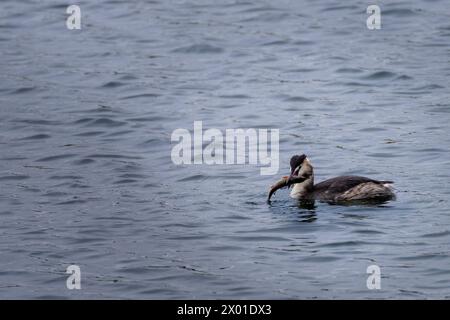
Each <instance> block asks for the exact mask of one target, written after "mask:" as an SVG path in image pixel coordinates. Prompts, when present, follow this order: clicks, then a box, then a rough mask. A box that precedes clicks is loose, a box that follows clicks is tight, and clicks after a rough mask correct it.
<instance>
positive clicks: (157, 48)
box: [0, 0, 450, 299]
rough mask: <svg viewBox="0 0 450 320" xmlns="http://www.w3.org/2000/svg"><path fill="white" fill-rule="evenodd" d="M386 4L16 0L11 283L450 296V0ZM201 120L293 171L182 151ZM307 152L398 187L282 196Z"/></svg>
mask: <svg viewBox="0 0 450 320" xmlns="http://www.w3.org/2000/svg"><path fill="white" fill-rule="evenodd" d="M376 2H377V4H379V5H380V6H381V10H382V12H381V13H382V29H381V30H374V31H371V30H368V29H367V27H366V19H367V17H368V14H366V12H365V11H366V8H367V5H369V4H370V3H367V2H366V1H352V2H347V1H346V2H345V5H344V4H343V2H342V1H326V3H325V1H323V3H319V1H286V0H285V1H276V2H274V1H256V0H244V1H237V0H224V1H207V0H203V1H183V0H180V1H163V0H156V1H125V0H124V1H121V0H114V1H113V0H109V1H108V0H99V1H81V0H80V1H77V4H79V5H80V7H81V11H82V30H81V31H77V30H67V29H66V27H65V19H66V17H67V14H65V10H66V6H67V3H66V2H64V1H62V2H61V1H38V0H27V1H20V2H18V1H13V0H8V1H7V0H2V1H1V4H0V30H1V33H0V52H1V59H0V150H1V152H0V221H1V223H0V298H137V299H143V298H239V299H240V298H275V299H283V298H346V299H353V298H402V299H416V298H450V253H449V249H450V211H449V207H450V203H449V202H450V191H449V187H448V185H449V179H450V157H449V146H450V134H449V131H450V130H449V121H450V102H449V101H450V99H449V98H450V91H449V76H450V63H449V62H450V58H449V57H450V4H449V2H448V1H443V0H442V1H415V2H414V4H411V2H410V1H395V2H393V1H376ZM196 120H201V121H203V126H204V127H205V129H206V128H218V129H221V130H225V129H227V128H239V127H241V128H269V129H270V128H278V129H280V151H281V165H280V171H279V173H278V174H277V175H275V176H261V175H260V170H259V167H258V166H255V165H234V166H207V165H196V166H194V165H191V166H189V165H184V166H176V165H174V164H173V163H172V161H171V158H170V152H171V148H172V146H173V145H171V142H170V136H171V133H172V131H173V130H174V129H176V128H186V129H189V130H192V127H193V122H194V121H196ZM296 153H306V154H307V155H308V156H309V157H310V159H311V161H312V163H313V164H314V165H315V172H316V181H321V180H323V179H326V178H330V177H333V176H337V175H341V174H357V175H365V176H370V177H373V178H377V179H392V180H395V186H396V190H397V191H396V192H397V201H394V202H390V203H387V204H385V205H382V206H377V207H367V206H366V207H364V206H353V207H343V206H331V205H328V204H321V203H316V206H315V207H314V208H301V207H299V205H298V204H297V203H296V201H294V200H291V199H290V198H289V197H288V194H287V192H286V191H284V190H280V191H278V193H277V194H276V195H275V197H274V201H273V202H272V204H271V205H268V204H266V203H265V197H266V192H267V189H268V187H269V186H270V185H271V184H272V183H273V182H274V181H276V180H277V179H278V178H279V177H280V176H282V175H286V174H287V173H288V170H289V168H288V162H289V158H290V156H292V155H293V154H296ZM70 264H77V265H79V266H80V268H81V272H82V279H81V285H82V289H81V290H68V289H66V279H67V276H68V275H67V274H66V273H65V271H66V268H67V266H69V265H70ZM372 264H376V265H379V266H380V267H381V273H382V280H381V287H382V288H381V290H368V289H367V287H366V279H367V276H368V275H367V274H366V268H367V267H368V266H369V265H372Z"/></svg>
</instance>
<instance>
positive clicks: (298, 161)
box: [290, 154, 306, 173]
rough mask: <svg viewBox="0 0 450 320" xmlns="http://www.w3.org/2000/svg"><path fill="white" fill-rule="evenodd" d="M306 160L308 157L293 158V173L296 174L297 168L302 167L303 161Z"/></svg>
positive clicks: (296, 156) (291, 163)
mask: <svg viewBox="0 0 450 320" xmlns="http://www.w3.org/2000/svg"><path fill="white" fill-rule="evenodd" d="M305 159H306V155H304V154H302V155H301V156H299V155H295V156H293V157H292V158H291V162H290V165H291V173H292V172H294V170H295V168H297V167H298V166H300V165H302V163H303V161H304V160H305Z"/></svg>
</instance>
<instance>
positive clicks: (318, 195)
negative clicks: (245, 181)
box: [267, 154, 395, 203]
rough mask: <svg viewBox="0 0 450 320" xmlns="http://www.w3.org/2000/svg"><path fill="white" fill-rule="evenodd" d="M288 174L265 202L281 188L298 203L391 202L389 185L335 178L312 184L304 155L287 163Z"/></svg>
mask: <svg viewBox="0 0 450 320" xmlns="http://www.w3.org/2000/svg"><path fill="white" fill-rule="evenodd" d="M290 167H291V174H290V175H289V176H284V177H283V178H282V179H280V180H279V181H277V182H276V183H275V184H274V185H272V187H271V188H270V190H269V195H268V197H267V201H268V202H270V199H271V197H272V195H273V194H274V193H275V192H276V191H277V190H278V189H281V188H284V187H288V188H290V187H291V186H292V190H291V192H290V196H291V197H292V198H294V199H299V200H302V201H304V200H312V201H314V200H320V201H324V202H329V203H350V202H385V201H388V200H392V199H394V198H395V194H394V192H393V190H392V188H391V184H392V183H393V181H388V180H374V179H370V178H366V177H360V176H339V177H335V178H331V179H328V180H325V181H322V182H320V183H318V184H314V168H313V166H312V164H311V161H310V160H309V159H308V157H307V156H306V155H304V154H302V155H294V156H293V157H292V158H291V160H290Z"/></svg>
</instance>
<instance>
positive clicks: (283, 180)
mask: <svg viewBox="0 0 450 320" xmlns="http://www.w3.org/2000/svg"><path fill="white" fill-rule="evenodd" d="M288 180H289V176H283V177H282V178H281V179H280V180H278V181H277V182H275V184H273V185H272V186H271V187H270V190H269V195H268V196H267V202H270V198H272V196H273V194H274V193H275V192H276V191H277V190H278V189H281V188H284V187H287V186H288V184H287V183H288Z"/></svg>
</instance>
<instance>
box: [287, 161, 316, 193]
mask: <svg viewBox="0 0 450 320" xmlns="http://www.w3.org/2000/svg"><path fill="white" fill-rule="evenodd" d="M301 175H307V176H309V177H308V179H306V180H305V181H303V182H300V183H296V184H294V187H293V188H292V191H291V197H292V198H297V199H298V198H302V197H305V196H306V195H307V194H309V193H311V192H312V191H313V190H314V170H313V167H312V165H311V164H310V163H309V161H307V162H306V163H305V164H304V165H303V166H302V168H301V170H300V172H299V176H301Z"/></svg>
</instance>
